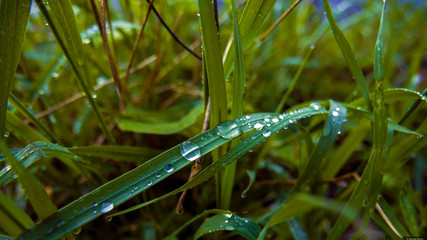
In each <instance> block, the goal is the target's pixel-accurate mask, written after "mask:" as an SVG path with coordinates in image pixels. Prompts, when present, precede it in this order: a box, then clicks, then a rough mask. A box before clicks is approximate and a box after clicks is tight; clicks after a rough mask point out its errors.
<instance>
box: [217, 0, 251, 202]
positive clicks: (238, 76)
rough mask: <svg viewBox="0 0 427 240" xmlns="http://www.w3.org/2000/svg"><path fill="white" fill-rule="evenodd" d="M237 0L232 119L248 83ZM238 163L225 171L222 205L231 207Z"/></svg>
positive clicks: (240, 108) (239, 112) (239, 113)
mask: <svg viewBox="0 0 427 240" xmlns="http://www.w3.org/2000/svg"><path fill="white" fill-rule="evenodd" d="M235 4H236V3H235V1H234V0H233V1H231V8H232V13H233V34H234V37H233V43H234V55H235V58H234V79H233V97H232V98H233V104H232V105H231V119H237V118H239V117H241V116H242V114H243V93H244V91H245V85H246V71H245V63H244V60H243V48H242V43H241V39H240V30H239V23H238V21H237V10H236V6H235ZM239 142H240V139H239V138H237V139H233V141H231V147H235V146H236V145H237V144H238V143H239ZM236 164H237V162H236V163H233V164H231V165H230V166H228V167H227V168H226V169H225V171H224V176H223V178H222V179H221V180H222V183H221V207H222V208H224V209H229V207H230V201H231V193H232V190H233V186H234V184H233V183H234V175H235V173H236Z"/></svg>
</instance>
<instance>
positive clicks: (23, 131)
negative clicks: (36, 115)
mask: <svg viewBox="0 0 427 240" xmlns="http://www.w3.org/2000/svg"><path fill="white" fill-rule="evenodd" d="M6 127H7V128H8V129H9V130H10V131H12V132H13V134H14V135H16V136H17V137H23V138H25V139H26V140H29V141H44V142H49V139H47V138H46V137H45V136H43V135H41V134H40V133H39V132H38V131H36V130H35V129H34V128H32V127H30V126H28V125H27V124H26V123H25V122H24V121H22V120H21V119H20V118H18V117H17V116H15V115H14V114H13V113H10V112H9V111H7V117H6Z"/></svg>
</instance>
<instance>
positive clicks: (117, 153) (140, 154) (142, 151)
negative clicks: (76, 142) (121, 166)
mask: <svg viewBox="0 0 427 240" xmlns="http://www.w3.org/2000/svg"><path fill="white" fill-rule="evenodd" d="M68 150H69V151H70V152H72V153H74V154H76V155H79V156H84V157H98V158H106V159H114V160H118V161H130V162H141V161H145V160H146V159H151V158H153V157H155V156H156V155H158V154H160V153H161V151H160V150H156V149H151V148H145V147H131V146H108V145H102V146H82V147H72V148H68Z"/></svg>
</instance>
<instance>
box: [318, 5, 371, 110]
mask: <svg viewBox="0 0 427 240" xmlns="http://www.w3.org/2000/svg"><path fill="white" fill-rule="evenodd" d="M323 4H324V6H325V12H326V16H327V17H328V20H329V24H330V25H331V29H332V32H333V34H334V37H335V40H336V41H337V43H338V46H339V47H340V49H341V52H342V54H343V55H344V59H345V61H346V62H347V65H348V68H349V69H350V72H351V74H352V75H353V77H354V78H355V79H356V82H357V84H358V85H359V87H360V90H361V91H362V94H363V97H364V98H365V101H366V105H367V106H368V109H369V110H370V111H371V110H372V104H371V100H370V99H369V91H368V87H367V86H366V80H365V77H364V76H363V74H362V69H360V66H359V64H358V63H357V61H356V58H355V56H354V53H353V50H352V49H351V47H350V44H349V43H348V41H347V39H346V38H345V36H344V34H343V33H342V31H341V29H340V28H339V26H338V24H337V22H336V21H335V18H334V16H333V14H332V9H331V6H330V5H329V1H328V0H323Z"/></svg>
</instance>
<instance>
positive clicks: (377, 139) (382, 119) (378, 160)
mask: <svg viewBox="0 0 427 240" xmlns="http://www.w3.org/2000/svg"><path fill="white" fill-rule="evenodd" d="M385 7H386V1H384V5H383V11H382V14H381V20H380V27H379V30H378V37H377V41H376V44H375V60H374V79H375V85H376V87H375V101H374V121H373V135H374V136H373V144H374V146H373V158H372V159H371V160H372V161H373V163H372V172H371V176H370V179H369V192H368V203H367V207H366V209H365V210H366V211H372V210H374V207H375V203H376V201H377V197H378V194H379V193H380V191H381V185H382V177H383V168H384V165H385V160H386V147H387V125H388V124H387V112H386V109H385V105H384V89H383V83H384V70H383V63H384V40H383V25H384V12H385Z"/></svg>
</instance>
